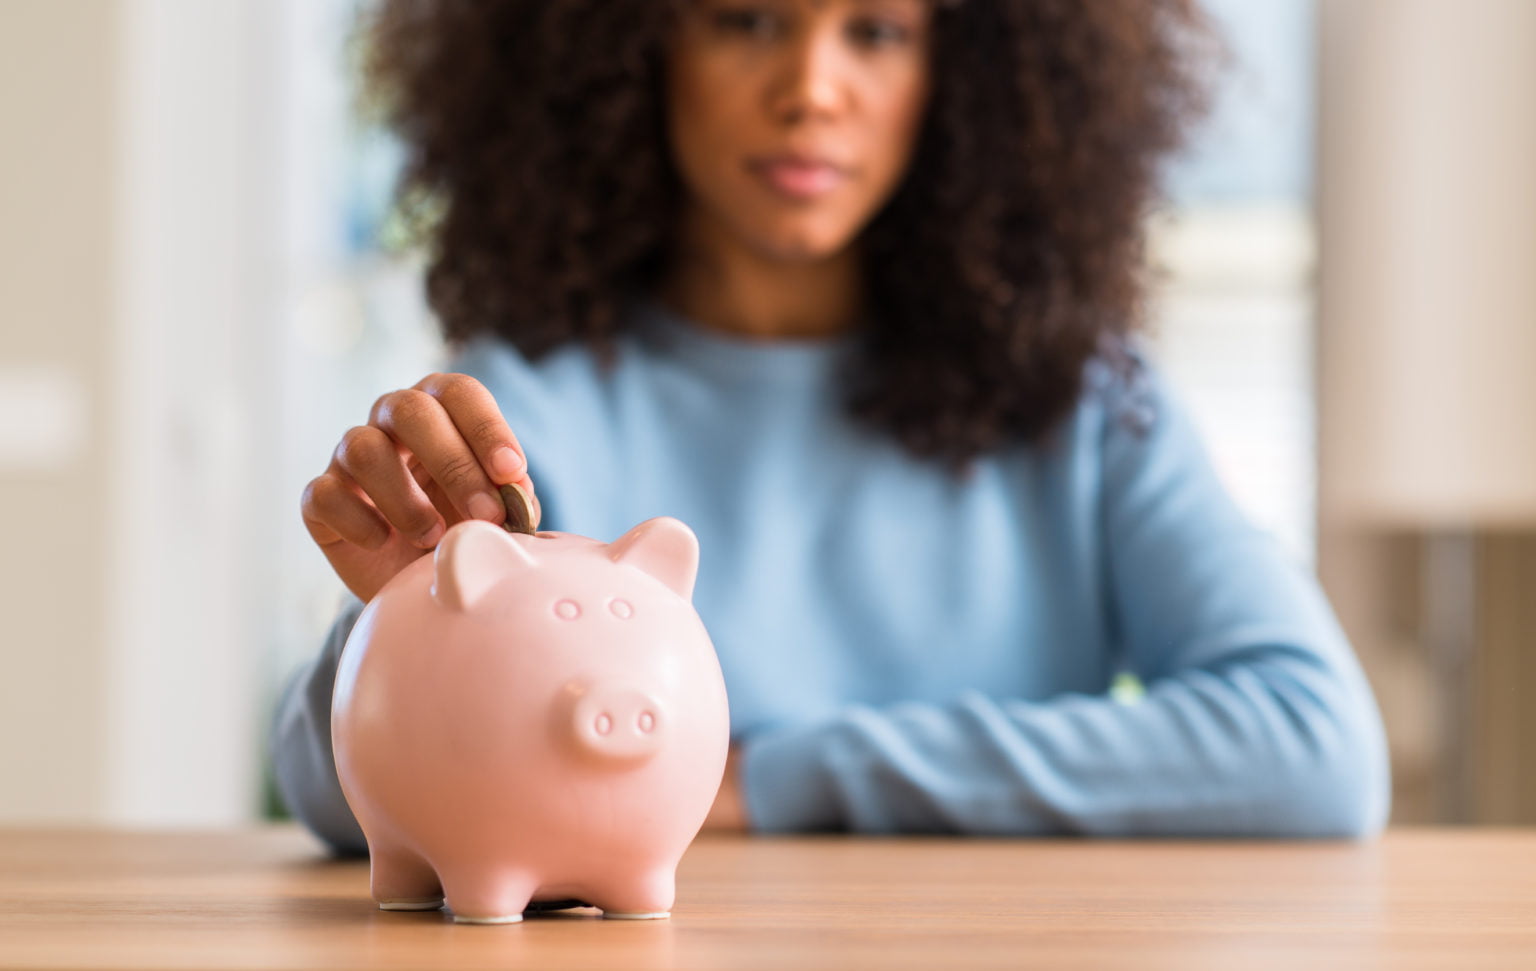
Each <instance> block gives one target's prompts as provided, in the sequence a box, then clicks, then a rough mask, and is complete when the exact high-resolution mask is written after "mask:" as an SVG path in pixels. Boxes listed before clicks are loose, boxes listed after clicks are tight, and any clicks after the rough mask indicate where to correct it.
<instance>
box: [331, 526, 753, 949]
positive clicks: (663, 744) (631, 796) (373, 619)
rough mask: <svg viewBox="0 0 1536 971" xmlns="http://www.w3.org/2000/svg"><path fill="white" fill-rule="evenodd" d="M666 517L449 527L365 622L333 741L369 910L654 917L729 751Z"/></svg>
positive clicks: (708, 650)
mask: <svg viewBox="0 0 1536 971" xmlns="http://www.w3.org/2000/svg"><path fill="white" fill-rule="evenodd" d="M698 563H699V544H698V540H697V539H696V538H695V537H694V535H693V531H692V530H690V529H689V528H688V527H687V526H685V525H684V524H683V523H681V522H679V521H678V520H676V519H672V518H670V517H665V516H663V517H658V518H656V519H650V520H647V521H645V522H643V523H641V524H640V525H638V526H636V527H635V528H633V529H631V530H630V531H629V532H627V533H625V534H624V535H623V536H622V537H620V538H619V539H618V540H616V541H614V542H613V543H602V542H599V541H597V540H593V539H587V538H585V537H582V536H576V535H573V534H570V533H559V532H542V533H539V534H537V535H536V536H529V535H526V534H521V533H509V532H507V531H506V530H504V529H502V528H501V527H499V526H496V525H493V524H492V523H489V522H485V521H482V520H471V521H466V522H462V523H458V524H456V525H455V526H453V527H452V528H451V529H449V530H448V532H447V533H446V534H445V535H444V536H443V539H442V541H441V542H440V543H439V544H438V547H437V550H436V553H435V554H434V555H433V556H430V557H428V556H423V557H422V558H420V559H419V560H417V561H415V562H414V563H412V564H411V565H410V566H408V567H406V568H405V569H403V570H401V571H400V573H399V574H398V575H396V576H395V577H394V578H393V579H391V580H390V581H389V583H387V584H386V585H385V586H384V587H383V589H381V590H380V591H379V592H378V594H377V595H376V596H375V597H374V598H373V600H371V601H370V602H369V603H368V605H367V607H366V608H364V610H363V612H362V614H361V615H360V616H359V617H358V620H357V623H356V625H355V626H354V627H353V629H352V634H351V636H350V637H349V638H348V640H347V643H346V646H345V648H344V649H343V652H342V656H341V661H340V664H339V665H338V667H337V671H336V686H335V694H334V695H333V705H332V714H331V740H332V743H333V745H334V747H335V752H336V774H337V776H338V777H339V778H340V781H341V788H342V792H343V793H344V794H345V795H346V798H347V803H348V805H350V806H351V808H352V812H353V814H354V815H355V816H356V817H357V821H358V823H359V825H360V826H361V827H362V830H363V835H364V836H365V837H367V840H368V850H369V855H370V856H371V858H372V874H371V875H372V892H373V897H374V899H375V900H377V901H378V904H379V907H380V908H382V909H384V910H430V909H435V908H437V907H439V906H441V905H442V903H443V898H444V897H446V898H447V903H448V906H449V908H451V909H452V911H453V915H454V920H456V921H466V922H472V923H511V922H515V921H519V920H521V919H522V913H523V911H524V910H525V909H527V908H528V907H529V906H530V905H532V904H535V903H541V902H542V903H545V904H546V905H547V906H559V905H558V904H554V903H553V902H555V901H561V902H563V905H565V906H570V905H574V904H577V903H581V902H585V903H587V904H590V905H593V906H597V907H600V908H602V910H603V912H604V916H606V917H630V918H644V917H667V916H669V914H670V912H671V909H672V903H673V900H674V897H675V896H676V874H677V864H678V861H679V860H680V859H681V858H682V855H683V852H684V851H685V850H686V849H687V848H688V844H689V843H691V842H692V841H693V838H694V836H695V835H697V833H698V831H699V828H700V827H701V826H702V825H703V823H704V819H705V817H706V816H707V815H708V814H709V810H710V807H711V806H712V805H713V803H714V798H715V794H716V792H717V791H718V790H719V788H720V781H721V778H722V776H723V774H724V771H725V760H726V753H727V749H728V748H729V715H728V711H727V708H726V696H725V681H724V679H723V678H722V677H721V673H720V662H719V659H718V658H717V657H716V656H715V649H714V645H713V644H711V643H710V640H709V635H708V634H707V633H706V632H705V630H704V625H703V623H702V622H701V621H700V620H699V616H698V614H697V613H696V612H695V611H694V609H693V605H692V602H691V597H692V595H693V584H694V578H695V576H696V575H697V573H698Z"/></svg>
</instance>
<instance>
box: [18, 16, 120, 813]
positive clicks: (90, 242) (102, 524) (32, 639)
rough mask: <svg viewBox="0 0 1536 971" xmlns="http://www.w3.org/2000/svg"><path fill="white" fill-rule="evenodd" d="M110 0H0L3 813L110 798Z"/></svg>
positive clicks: (99, 804)
mask: <svg viewBox="0 0 1536 971" xmlns="http://www.w3.org/2000/svg"><path fill="white" fill-rule="evenodd" d="M119 23H120V18H119V8H118V7H117V6H116V5H114V4H112V3H110V2H108V0H93V2H87V0H78V2H73V3H57V2H52V0H8V2H6V3H0V132H3V133H4V136H3V137H4V139H5V150H4V151H3V152H0V314H3V316H4V324H3V325H0V510H4V521H5V532H6V547H7V555H6V556H4V557H3V558H0V611H3V616H4V628H3V634H0V645H3V646H0V651H3V656H4V660H5V667H4V674H3V676H0V819H6V820H11V819H25V818H38V817H42V818H53V819H84V818H90V817H94V816H96V815H98V814H99V813H100V811H101V810H102V809H103V807H104V806H105V804H106V800H107V790H106V780H105V774H104V770H105V767H106V749H105V744H104V739H105V734H106V730H107V718H108V716H107V713H106V712H105V710H104V701H105V698H106V691H107V682H106V678H105V674H104V662H105V660H106V646H105V643H104V638H103V634H104V631H105V630H106V626H107V617H106V614H105V611H104V609H103V606H102V603H103V594H104V591H105V587H106V583H107V577H106V574H105V570H104V567H105V562H106V560H105V549H106V548H107V547H108V546H109V544H110V538H109V536H110V530H111V527H110V524H111V522H112V520H113V518H114V517H117V516H121V515H123V514H124V510H123V509H122V507H121V504H120V503H119V501H118V499H117V497H116V496H115V495H114V491H113V488H112V483H111V481H110V479H109V477H108V475H107V472H108V462H109V458H108V449H109V445H110V439H109V434H108V430H107V429H108V425H109V416H110V407H111V396H110V378H111V366H112V359H111V355H110V350H109V347H110V338H111V333H112V315H113V301H114V292H113V289H112V285H111V281H112V273H113V265H114V263H113V261H114V256H115V249H114V246H113V240H112V230H113V226H114V221H113V206H114V204H115V202H116V186H115V185H114V183H113V172H114V157H115V152H116V146H115V144H114V143H113V134H112V132H113V123H114V110H115V107H114V104H113V95H112V92H113V84H114V81H115V77H116V71H117V57H118V52H117V48H116V40H117V31H118V27H119Z"/></svg>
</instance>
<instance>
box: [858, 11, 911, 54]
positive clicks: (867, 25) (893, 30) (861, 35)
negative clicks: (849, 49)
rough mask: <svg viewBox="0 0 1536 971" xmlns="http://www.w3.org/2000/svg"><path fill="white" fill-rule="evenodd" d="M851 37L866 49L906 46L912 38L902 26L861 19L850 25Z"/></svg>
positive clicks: (873, 19)
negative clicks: (897, 45)
mask: <svg viewBox="0 0 1536 971" xmlns="http://www.w3.org/2000/svg"><path fill="white" fill-rule="evenodd" d="M848 33H849V36H851V37H852V38H853V40H854V41H855V42H856V43H858V44H861V45H863V46H865V47H885V46H889V45H893V44H904V43H906V41H907V40H908V39H909V38H910V37H911V36H912V33H911V31H909V30H907V28H906V27H904V26H902V25H901V24H898V23H894V22H892V21H889V20H878V19H875V18H870V17H861V18H860V19H858V20H855V21H854V22H853V23H851V24H849V25H848Z"/></svg>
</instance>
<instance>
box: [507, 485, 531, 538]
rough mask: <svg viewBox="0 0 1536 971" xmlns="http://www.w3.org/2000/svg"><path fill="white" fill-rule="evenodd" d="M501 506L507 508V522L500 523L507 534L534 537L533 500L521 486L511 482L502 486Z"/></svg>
mask: <svg viewBox="0 0 1536 971" xmlns="http://www.w3.org/2000/svg"><path fill="white" fill-rule="evenodd" d="M501 504H502V505H504V506H506V507H507V521H506V522H504V523H502V526H503V527H504V528H505V529H506V531H507V532H509V533H527V534H528V535H529V536H532V535H534V523H533V500H532V499H529V498H528V493H526V492H524V491H523V490H522V487H521V486H518V485H515V484H514V483H511V482H508V483H507V484H506V485H504V486H502V487H501Z"/></svg>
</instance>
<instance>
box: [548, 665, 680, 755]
mask: <svg viewBox="0 0 1536 971" xmlns="http://www.w3.org/2000/svg"><path fill="white" fill-rule="evenodd" d="M570 718H571V720H570V725H569V727H570V730H571V733H572V736H573V737H574V739H575V742H576V745H577V747H578V748H579V749H581V750H582V751H583V752H584V753H585V754H587V755H589V756H594V757H596V758H599V759H602V760H605V761H612V762H639V761H643V760H645V759H649V758H650V757H651V756H653V755H655V754H656V753H657V752H659V751H660V750H661V746H662V743H663V741H664V739H665V738H666V735H667V723H668V718H667V713H666V711H664V710H663V708H662V706H661V704H660V702H659V701H658V700H657V699H656V698H655V697H654V696H652V695H650V694H648V693H646V692H644V691H639V690H636V689H634V688H625V687H618V686H613V685H601V684H600V685H594V686H592V687H591V688H590V689H588V690H587V691H585V692H583V693H582V695H581V697H580V698H578V699H577V700H576V704H575V705H574V706H573V708H572V709H571V716H570Z"/></svg>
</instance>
